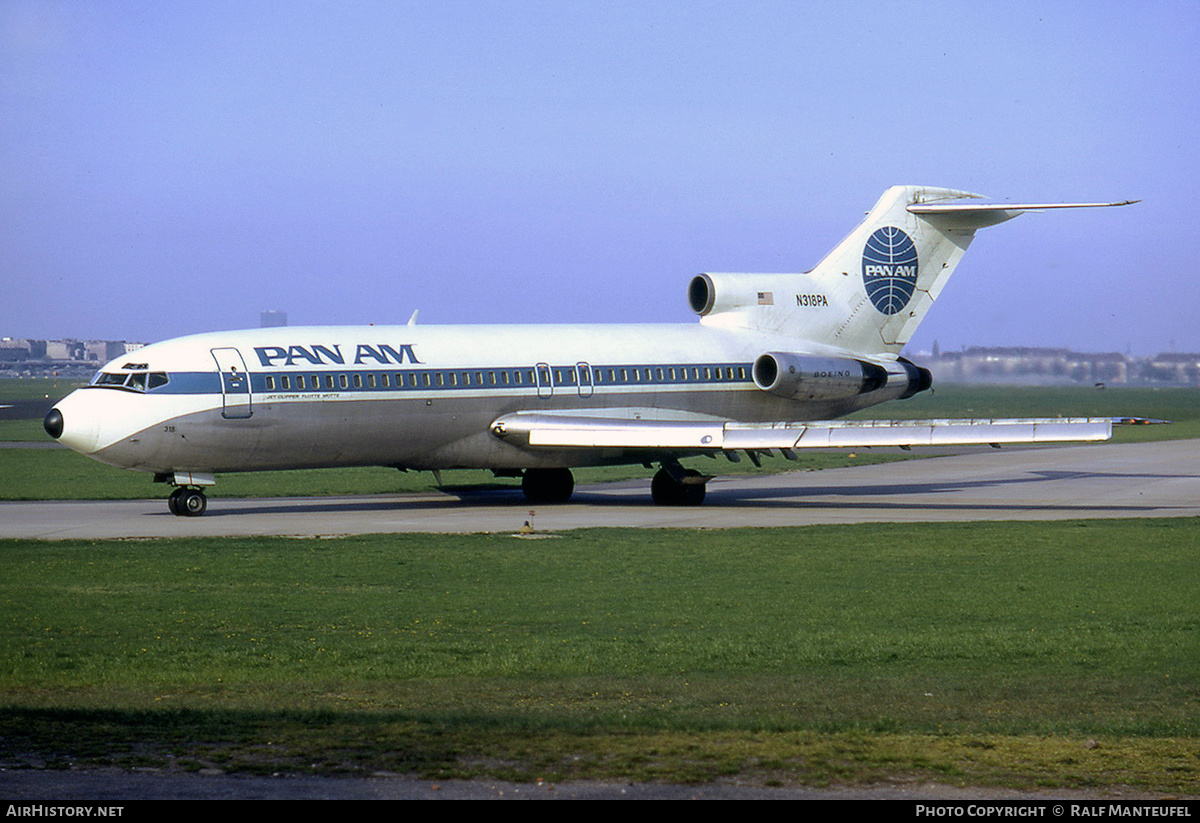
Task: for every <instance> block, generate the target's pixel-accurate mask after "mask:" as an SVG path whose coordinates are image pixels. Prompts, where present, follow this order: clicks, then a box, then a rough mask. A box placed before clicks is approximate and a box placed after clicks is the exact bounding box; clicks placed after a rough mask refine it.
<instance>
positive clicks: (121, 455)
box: [56, 323, 908, 474]
mask: <svg viewBox="0 0 1200 823" xmlns="http://www.w3.org/2000/svg"><path fill="white" fill-rule="evenodd" d="M768 351H787V352H796V351H797V341H796V340H795V339H794V338H791V337H781V336H774V335H770V334H764V333H761V332H750V331H747V330H737V329H724V328H714V327H711V326H707V325H704V324H703V323H701V324H695V325H604V326H581V325H543V326H354V327H284V328H274V329H253V330H247V331H235V332H217V333H211V334H201V335H193V336H190V337H182V338H177V339H174V340H168V341H165V342H162V343H156V344H153V345H149V346H146V347H144V348H142V349H139V350H137V351H135V352H132V353H131V354H128V355H126V356H124V357H122V358H119V359H117V360H114V361H112V362H111V363H109V364H108V365H106V366H105V367H104V368H103V369H102V370H101V372H100V373H99V374H98V375H97V377H96V379H95V380H94V381H93V383H92V384H91V385H89V386H87V387H85V388H82V389H79V390H77V391H75V392H74V393H72V394H71V395H69V396H68V397H67V398H65V399H63V400H62V401H61V402H60V403H58V404H57V406H56V408H57V410H58V412H59V413H60V414H61V421H62V422H61V425H62V434H61V437H60V440H61V442H63V443H64V444H66V445H68V446H70V447H71V448H73V449H75V450H76V451H79V452H81V453H83V454H87V455H89V456H90V457H93V458H95V459H97V460H100V461H102V462H105V463H108V464H111V465H114V466H120V467H122V468H128V469H137V470H141V471H147V472H154V473H159V474H168V473H179V472H200V473H218V472H239V471H256V470H269V469H288V468H310V467H332V466H369V465H381V466H395V467H397V468H411V469H448V468H488V469H497V470H519V469H524V468H535V467H537V468H541V467H554V466H563V467H569V466H583V465H597V464H604V463H622V462H645V461H647V460H651V459H654V455H653V454H647V453H646V452H645V451H639V450H636V449H617V450H614V449H605V450H586V451H583V450H574V451H571V450H568V451H553V452H538V451H536V450H530V449H527V448H523V447H521V446H520V445H519V444H513V443H509V442H505V441H504V440H503V439H501V438H498V437H496V436H495V435H494V434H493V433H492V432H491V431H490V425H491V423H492V421H494V420H496V419H497V418H498V417H501V416H502V415H505V414H509V413H512V412H531V411H532V412H547V413H555V412H560V413H570V414H578V413H581V412H582V413H585V414H587V415H589V416H600V417H603V416H605V415H614V416H620V417H622V418H624V419H631V418H637V419H656V420H734V421H747V422H753V421H768V420H813V419H829V418H833V417H837V416H840V415H844V414H846V413H849V412H851V411H854V410H856V409H859V408H863V407H866V406H869V405H873V404H875V403H878V402H882V401H884V400H888V399H892V398H894V397H897V396H899V395H900V394H901V392H902V391H904V390H905V389H906V388H907V386H908V383H907V381H898V382H892V381H889V383H888V384H887V385H886V386H884V387H881V388H880V389H879V390H874V391H871V392H867V393H857V394H852V395H851V396H846V397H837V398H833V399H823V400H797V399H793V398H786V397H782V396H777V395H776V394H774V393H771V392H768V391H765V390H764V389H763V388H762V387H760V386H759V385H757V384H756V383H755V381H754V379H753V374H752V369H753V364H754V362H755V359H756V358H758V357H759V356H760V355H762V354H763V353H764V352H768ZM801 353H802V354H808V355H815V356H825V357H839V356H840V357H847V356H848V354H847V353H845V352H838V351H834V350H824V349H822V347H819V346H817V347H815V348H814V347H812V346H809V347H808V348H807V350H806V351H804V352H801ZM901 383H902V384H901Z"/></svg>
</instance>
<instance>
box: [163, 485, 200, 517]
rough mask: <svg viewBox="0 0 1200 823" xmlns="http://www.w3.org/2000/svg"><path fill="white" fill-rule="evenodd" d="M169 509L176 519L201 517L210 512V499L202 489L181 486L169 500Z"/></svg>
mask: <svg viewBox="0 0 1200 823" xmlns="http://www.w3.org/2000/svg"><path fill="white" fill-rule="evenodd" d="M167 508H168V509H170V510H171V514H173V515H175V516H176V517H199V516H200V515H202V514H204V512H205V511H207V510H208V498H207V497H206V496H205V495H204V492H203V491H202V490H201V489H195V488H188V487H186V486H181V487H179V488H178V489H176V490H175V491H173V492H171V496H170V497H168V498H167Z"/></svg>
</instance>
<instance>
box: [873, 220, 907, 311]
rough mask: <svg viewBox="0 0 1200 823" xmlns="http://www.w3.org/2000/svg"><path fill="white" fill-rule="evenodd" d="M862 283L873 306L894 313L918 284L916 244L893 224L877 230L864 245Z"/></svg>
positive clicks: (905, 304) (901, 306)
mask: <svg viewBox="0 0 1200 823" xmlns="http://www.w3.org/2000/svg"><path fill="white" fill-rule="evenodd" d="M863 286H865V287H866V289H867V297H870V298H871V302H872V303H873V304H874V305H875V308H877V309H879V310H880V311H881V312H883V313H884V314H895V313H896V312H898V311H900V310H901V309H903V308H904V307H905V306H907V305H908V301H909V300H910V299H912V295H913V291H914V290H915V289H916V287H917V247H916V245H915V244H914V243H913V241H912V238H911V237H909V236H908V235H907V234H905V233H904V232H903V231H901V230H900V229H898V228H896V227H895V226H884V227H883V228H882V229H877V230H876V231H875V233H874V234H872V235H871V237H870V239H868V240H867V245H866V246H864V247H863Z"/></svg>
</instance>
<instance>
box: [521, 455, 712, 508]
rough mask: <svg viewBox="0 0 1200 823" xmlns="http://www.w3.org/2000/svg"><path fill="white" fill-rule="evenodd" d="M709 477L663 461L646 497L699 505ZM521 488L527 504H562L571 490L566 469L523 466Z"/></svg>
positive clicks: (665, 503) (570, 477)
mask: <svg viewBox="0 0 1200 823" xmlns="http://www.w3.org/2000/svg"><path fill="white" fill-rule="evenodd" d="M710 479H711V478H710V477H708V476H706V475H703V474H701V473H700V472H698V471H696V470H695V469H685V468H684V467H683V466H681V465H679V464H678V463H676V462H674V461H670V462H663V464H662V468H661V469H659V470H658V472H657V473H656V474H655V475H654V479H653V480H651V481H650V496H651V497H652V498H653V500H654V502H655V503H657V504H658V505H660V506H699V505H700V504H701V503H703V502H704V497H705V494H706V492H707V490H708V487H707V485H706V484H707V483H708V481H709V480H710ZM521 491H523V492H524V493H525V499H526V500H527V501H528V502H530V503H538V504H544V503H566V502H567V501H568V500H570V499H571V494H572V493H573V492H574V491H575V478H574V476H573V475H572V474H571V470H570V469H526V470H525V473H524V475H522V478H521Z"/></svg>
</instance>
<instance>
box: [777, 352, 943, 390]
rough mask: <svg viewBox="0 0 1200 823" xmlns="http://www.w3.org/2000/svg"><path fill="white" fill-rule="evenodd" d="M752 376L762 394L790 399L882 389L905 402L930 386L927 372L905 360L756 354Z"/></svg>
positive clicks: (784, 353)
mask: <svg viewBox="0 0 1200 823" xmlns="http://www.w3.org/2000/svg"><path fill="white" fill-rule="evenodd" d="M753 377H754V384H755V385H756V386H758V387H759V388H760V389H762V390H763V391H765V392H770V393H771V394H775V395H779V396H780V397H786V398H787V399H789V400H845V399H848V398H851V397H854V396H856V395H860V394H870V393H872V392H878V391H883V390H886V391H887V392H888V394H889V396H890V397H894V398H898V399H904V398H908V397H912V396H913V395H914V394H916V393H917V392H921V391H925V390H926V389H928V388H929V387H930V385H932V383H933V379H932V376H931V375H930V374H929V371H928V370H927V369H923V368H921V367H920V366H915V365H913V364H912V363H910V362H909V361H907V360H905V359H904V358H899V359H898V360H896V361H892V362H888V363H871V362H868V361H865V360H857V359H855V358H850V357H815V356H811V355H805V354H792V353H788V352H767V353H766V354H762V355H759V357H758V359H757V360H755V361H754V370H753ZM889 399H890V398H889Z"/></svg>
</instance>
